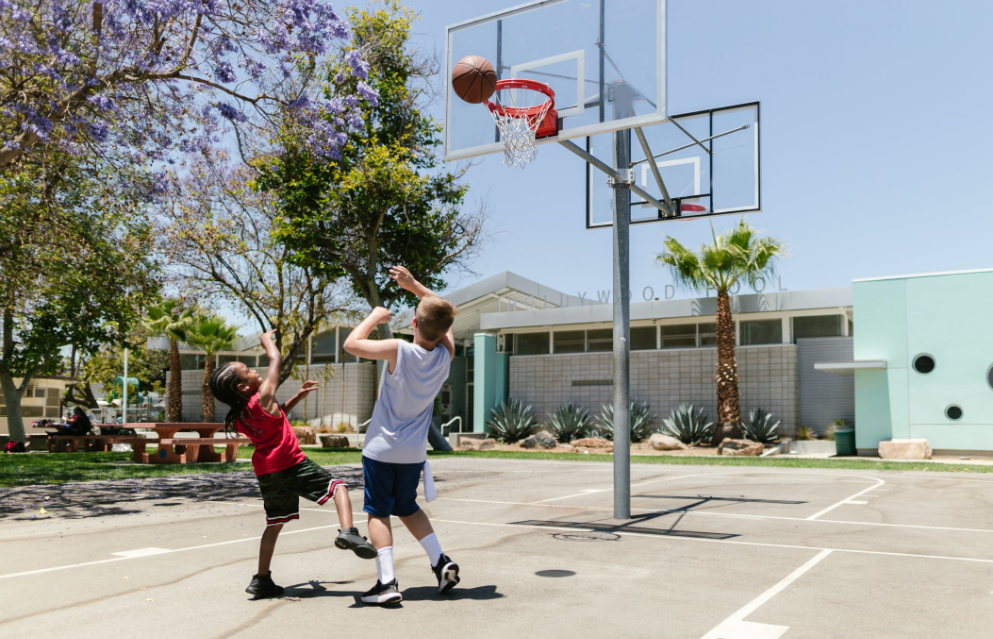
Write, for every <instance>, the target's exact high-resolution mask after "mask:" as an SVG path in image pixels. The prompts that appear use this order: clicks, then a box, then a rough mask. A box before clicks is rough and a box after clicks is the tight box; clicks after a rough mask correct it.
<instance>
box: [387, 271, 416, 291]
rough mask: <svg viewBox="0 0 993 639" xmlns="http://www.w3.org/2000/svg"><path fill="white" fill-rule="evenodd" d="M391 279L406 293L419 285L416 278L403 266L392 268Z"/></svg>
mask: <svg viewBox="0 0 993 639" xmlns="http://www.w3.org/2000/svg"><path fill="white" fill-rule="evenodd" d="M390 279H391V280H393V281H395V282H396V283H397V285H399V286H400V288H402V289H404V290H406V291H413V290H414V284H416V283H417V280H415V279H414V276H413V275H411V274H410V271H408V270H407V269H405V268H404V267H402V266H391V267H390Z"/></svg>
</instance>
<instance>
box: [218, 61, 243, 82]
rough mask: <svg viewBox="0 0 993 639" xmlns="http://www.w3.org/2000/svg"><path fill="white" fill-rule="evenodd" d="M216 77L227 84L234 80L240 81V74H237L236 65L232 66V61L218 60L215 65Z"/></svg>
mask: <svg viewBox="0 0 993 639" xmlns="http://www.w3.org/2000/svg"><path fill="white" fill-rule="evenodd" d="M214 77H215V78H217V80H218V81H219V82H223V83H225V84H230V83H232V82H237V81H238V76H237V75H235V72H234V67H233V66H231V63H230V62H226V61H225V62H218V63H217V65H216V66H215V67H214Z"/></svg>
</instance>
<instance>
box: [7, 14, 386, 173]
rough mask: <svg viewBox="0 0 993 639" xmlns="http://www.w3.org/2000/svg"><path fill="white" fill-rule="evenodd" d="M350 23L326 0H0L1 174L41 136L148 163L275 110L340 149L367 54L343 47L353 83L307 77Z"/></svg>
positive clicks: (361, 88) (325, 152) (366, 92)
mask: <svg viewBox="0 0 993 639" xmlns="http://www.w3.org/2000/svg"><path fill="white" fill-rule="evenodd" d="M348 36H349V31H348V26H347V24H346V23H345V21H344V20H342V19H341V18H340V17H339V15H338V14H337V13H335V11H334V10H333V9H332V7H331V4H330V3H329V2H327V1H326V0H97V1H91V0H0V174H2V173H4V172H7V171H9V170H10V169H11V168H12V166H14V165H16V163H17V161H18V159H19V158H21V157H22V156H23V155H24V154H25V153H26V152H28V151H29V150H30V149H32V147H36V146H38V145H50V144H58V145H60V150H61V151H63V152H68V153H74V152H77V151H79V149H80V148H81V147H85V146H86V145H93V144H96V145H101V146H102V145H107V144H108V143H113V145H115V146H118V147H121V148H128V149H129V153H130V154H131V156H132V161H141V162H142V163H147V162H148V161H149V160H151V161H155V160H161V159H167V158H168V157H169V155H170V154H171V153H172V152H173V151H190V150H195V149H199V148H203V147H205V146H210V145H213V144H215V143H216V142H218V141H219V138H220V135H221V134H222V129H224V128H225V127H227V126H228V125H232V124H233V125H237V126H246V127H251V126H253V125H260V124H264V123H265V122H266V121H277V120H278V121H280V122H285V121H287V120H290V121H293V122H295V123H297V124H299V125H300V126H301V127H302V128H303V129H306V130H307V131H308V134H307V135H306V136H305V137H304V138H303V140H301V141H300V143H301V144H303V145H304V146H305V147H306V148H307V151H308V152H309V153H313V154H314V155H316V156H320V157H331V158H333V157H337V156H338V155H339V152H340V148H341V146H342V145H343V144H344V142H345V139H346V129H347V128H348V127H349V126H353V127H357V126H360V125H361V122H362V113H361V108H362V104H363V101H362V100H360V99H358V98H356V97H355V96H356V95H358V96H359V97H361V98H362V99H364V100H371V101H375V97H376V95H375V91H374V90H373V89H371V88H370V87H369V85H368V84H366V82H365V79H366V78H367V77H368V72H369V68H368V64H367V63H366V62H365V61H364V60H363V59H362V52H361V51H356V50H353V51H350V52H349V55H348V56H347V57H346V58H345V62H346V64H347V65H348V70H349V72H350V73H351V74H353V75H354V77H355V79H356V83H355V85H354V94H353V95H350V96H341V97H339V98H337V99H327V98H323V97H319V96H316V95H315V94H314V92H313V91H312V88H311V82H310V78H311V72H312V70H313V69H314V68H315V60H318V59H319V58H320V57H321V56H323V55H325V54H327V53H330V52H331V51H332V49H333V48H334V45H335V43H336V41H339V40H342V39H346V38H348ZM308 69H309V70H310V71H308ZM249 139H257V137H256V136H249Z"/></svg>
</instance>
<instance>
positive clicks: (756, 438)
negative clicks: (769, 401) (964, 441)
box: [741, 408, 780, 444]
mask: <svg viewBox="0 0 993 639" xmlns="http://www.w3.org/2000/svg"><path fill="white" fill-rule="evenodd" d="M748 417H749V419H750V420H751V423H750V424H742V425H741V432H742V433H743V434H744V435H745V439H749V440H751V441H753V442H758V443H760V444H771V443H772V442H774V441H776V440H777V439H779V435H777V434H776V429H777V428H779V424H780V422H776V423H773V422H772V413H767V412H766V411H764V410H762V409H761V408H756V409H754V410H753V411H752V412H751V413H749V414H748Z"/></svg>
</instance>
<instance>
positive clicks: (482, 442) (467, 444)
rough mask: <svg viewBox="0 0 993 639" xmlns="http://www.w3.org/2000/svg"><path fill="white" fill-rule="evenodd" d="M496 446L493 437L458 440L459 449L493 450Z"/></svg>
mask: <svg viewBox="0 0 993 639" xmlns="http://www.w3.org/2000/svg"><path fill="white" fill-rule="evenodd" d="M494 448H496V440H495V439H469V438H465V439H462V440H459V450H493V449H494Z"/></svg>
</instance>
